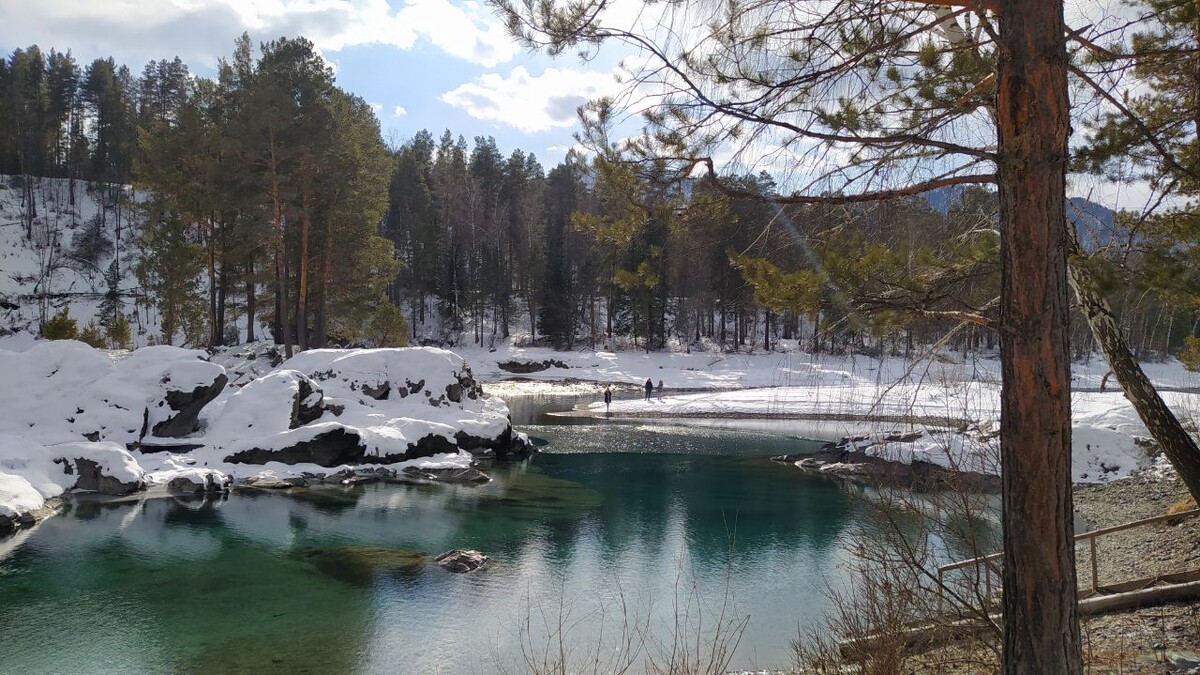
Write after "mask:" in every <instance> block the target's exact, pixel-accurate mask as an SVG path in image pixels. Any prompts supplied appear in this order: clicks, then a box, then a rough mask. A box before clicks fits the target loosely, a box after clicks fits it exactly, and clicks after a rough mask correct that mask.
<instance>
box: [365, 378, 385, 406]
mask: <svg viewBox="0 0 1200 675" xmlns="http://www.w3.org/2000/svg"><path fill="white" fill-rule="evenodd" d="M391 391H392V385H391V383H390V382H384V383H383V384H380V385H377V386H374V387H372V386H371V385H369V384H364V385H363V386H362V393H364V394H366V395H367V396H369V397H371V398H373V399H375V400H376V401H386V400H387V398H388V394H390V393H391Z"/></svg>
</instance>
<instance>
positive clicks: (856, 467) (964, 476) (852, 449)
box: [771, 429, 1000, 492]
mask: <svg viewBox="0 0 1200 675" xmlns="http://www.w3.org/2000/svg"><path fill="white" fill-rule="evenodd" d="M964 434H967V435H970V436H972V440H971V442H982V441H980V440H979V439H981V438H982V439H985V440H986V438H987V436H986V435H980V434H979V432H978V430H977V429H974V430H963V431H957V432H937V435H959V436H963V435H964ZM927 439H928V436H927V434H926V433H924V432H910V433H894V434H886V435H880V436H875V437H871V436H855V437H849V436H848V437H845V438H842V440H840V441H838V442H836V443H828V444H826V445H825V446H823V447H822V448H821V449H820V450H818V451H817V452H816V453H814V454H812V455H780V456H778V457H772V458H771V459H772V460H774V461H777V462H782V463H787V464H792V465H794V466H796V467H797V468H799V469H802V470H804V471H808V472H811V473H816V474H820V475H823V476H829V477H836V478H842V479H845V480H850V481H855V482H863V483H885V484H893V485H903V486H908V487H922V488H941V487H953V488H957V489H968V490H973V491H983V492H991V491H996V490H999V488H1000V480H999V477H998V476H995V475H991V474H986V473H981V472H977V471H965V470H957V471H956V470H951V469H949V468H946V467H945V466H941V465H939V464H935V463H932V462H928V461H922V460H920V459H916V458H915V457H910V458H909V459H908V460H907V461H899V458H900V457H901V456H902V453H901V452H898V451H896V450H895V449H896V448H904V446H906V445H912V444H915V443H917V442H918V441H922V440H927ZM885 446H886V447H888V448H891V449H892V450H891V451H890V452H888V451H878V449H879V448H883V447H885ZM872 450H876V451H874V452H873V451H872Z"/></svg>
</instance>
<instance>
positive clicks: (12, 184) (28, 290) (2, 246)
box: [0, 176, 158, 349]
mask: <svg viewBox="0 0 1200 675" xmlns="http://www.w3.org/2000/svg"><path fill="white" fill-rule="evenodd" d="M17 180H19V179H17V178H14V177H10V176H0V348H5V349H21V348H25V347H28V346H29V345H30V344H31V343H32V341H33V339H34V337H35V336H36V335H37V333H38V329H39V327H40V325H41V323H42V321H43V320H45V319H46V318H47V317H48V316H50V315H53V314H54V312H55V311H57V310H58V309H59V308H61V307H63V306H67V305H69V306H70V315H71V316H72V317H73V318H74V319H75V320H76V321H77V322H78V324H79V326H80V327H83V326H85V325H86V324H87V323H88V322H89V321H91V320H92V319H95V318H96V317H97V315H98V313H99V306H100V303H101V302H102V300H103V298H104V295H105V293H106V292H107V290H108V286H107V284H106V283H105V279H104V274H105V272H106V271H107V270H108V268H109V265H110V264H111V263H112V261H113V260H114V258H115V259H117V260H118V266H117V268H118V270H119V273H120V284H119V287H120V291H121V293H122V294H123V295H122V299H123V305H124V307H123V309H124V311H125V313H126V314H127V315H128V316H129V317H130V324H131V326H132V327H133V339H134V345H135V346H140V345H144V344H147V338H148V336H149V335H153V334H156V333H157V332H158V325H157V321H158V318H157V316H156V315H155V314H154V313H153V312H152V311H151V312H146V311H143V312H141V313H137V312H134V302H133V300H134V296H135V295H136V292H137V287H138V286H137V281H136V279H135V277H134V274H133V272H134V267H135V265H136V262H137V258H138V252H139V248H138V230H137V228H136V227H135V226H134V224H133V222H134V219H133V218H131V211H130V206H129V202H131V201H133V200H134V195H133V193H132V192H131V191H129V190H128V189H120V190H111V191H108V192H107V194H105V193H104V191H102V190H100V189H98V186H95V185H89V184H88V183H85V182H83V181H75V183H74V192H75V195H74V197H75V198H74V205H72V204H71V183H70V181H68V180H67V179H65V178H34V179H33V180H34V181H35V184H34V189H33V195H34V200H35V202H36V204H35V206H36V213H37V217H36V218H34V219H33V224H32V228H31V229H32V233H31V234H32V236H29V235H30V233H29V232H28V231H27V223H26V218H25V214H26V213H27V212H28V211H27V205H25V204H22V203H21V193H22V191H21V189H20V188H19V187H18V186H19V183H17V182H16V181H17ZM118 195H120V198H119V200H118ZM118 201H120V203H118ZM118 233H119V234H120V239H119V240H118V238H117V235H118ZM89 234H91V235H93V236H91V237H90V238H89ZM95 235H98V236H95ZM100 240H102V241H100Z"/></svg>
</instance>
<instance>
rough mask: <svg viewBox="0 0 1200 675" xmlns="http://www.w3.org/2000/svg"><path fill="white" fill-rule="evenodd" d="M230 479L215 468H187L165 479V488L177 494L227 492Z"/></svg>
mask: <svg viewBox="0 0 1200 675" xmlns="http://www.w3.org/2000/svg"><path fill="white" fill-rule="evenodd" d="M232 482H233V481H232V479H231V478H230V477H229V476H228V475H226V474H224V473H222V472H220V471H217V470H215V469H187V470H185V471H181V472H179V474H178V475H176V476H175V477H174V478H172V479H171V480H169V481H167V490H168V491H170V492H174V493H179V494H213V493H217V492H227V491H228V490H229V485H230V483H232Z"/></svg>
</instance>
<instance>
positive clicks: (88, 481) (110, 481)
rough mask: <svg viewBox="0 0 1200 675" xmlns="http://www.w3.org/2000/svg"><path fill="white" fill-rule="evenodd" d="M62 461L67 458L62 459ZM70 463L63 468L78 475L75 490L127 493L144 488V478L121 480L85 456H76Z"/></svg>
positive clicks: (113, 493)
mask: <svg viewBox="0 0 1200 675" xmlns="http://www.w3.org/2000/svg"><path fill="white" fill-rule="evenodd" d="M63 461H64V463H65V462H66V461H68V460H63ZM69 461H70V462H71V463H70V464H68V465H66V466H65V468H64V470H65V471H66V473H68V474H70V473H72V470H71V469H72V467H74V471H73V473H74V474H75V475H76V476H78V478H76V479H75V487H74V489H76V490H84V491H87V492H96V493H99V494H102V495H127V494H132V493H134V492H139V491H141V490H145V489H146V482H145V481H144V480H141V479H140V478H139V479H136V480H121V478H118V477H115V476H111V475H108V474H107V473H105V472H104V471H103V469H102V467H101V466H100V464H99V463H98V462H95V461H93V460H91V459H87V458H86V457H77V458H75V459H73V460H69Z"/></svg>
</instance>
